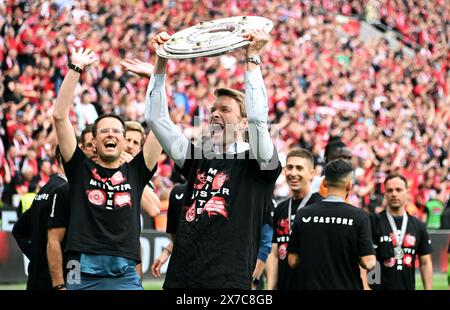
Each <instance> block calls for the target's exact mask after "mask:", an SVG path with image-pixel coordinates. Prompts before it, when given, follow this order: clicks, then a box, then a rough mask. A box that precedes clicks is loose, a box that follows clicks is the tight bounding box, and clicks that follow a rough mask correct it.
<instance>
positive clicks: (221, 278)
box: [123, 28, 281, 289]
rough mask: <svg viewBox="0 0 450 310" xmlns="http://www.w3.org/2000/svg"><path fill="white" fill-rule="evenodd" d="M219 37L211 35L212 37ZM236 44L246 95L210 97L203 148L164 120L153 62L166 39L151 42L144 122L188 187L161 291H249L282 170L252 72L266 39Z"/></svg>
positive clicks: (250, 35) (255, 34)
mask: <svg viewBox="0 0 450 310" xmlns="http://www.w3.org/2000/svg"><path fill="white" fill-rule="evenodd" d="M233 29H234V28H233ZM220 31H221V29H218V30H217V29H215V30H213V31H210V32H211V33H214V34H215V36H216V37H217V33H218V32H220ZM224 31H229V28H227V29H225V30H224ZM241 37H242V38H243V41H246V42H245V44H246V45H247V48H246V60H247V61H246V63H247V64H246V66H247V68H246V69H247V72H246V74H245V95H244V94H243V93H241V92H240V91H237V90H233V89H228V88H219V89H216V90H215V92H214V94H215V97H216V99H215V102H214V104H213V106H212V108H211V113H210V117H209V120H208V124H209V132H210V137H208V138H210V140H209V141H208V142H207V143H206V144H204V145H203V146H198V145H194V144H192V143H191V142H190V141H189V139H188V138H186V137H185V136H184V135H183V134H182V132H181V131H180V130H179V129H178V127H177V126H176V125H175V124H174V123H173V122H172V121H171V119H170V117H169V111H168V105H167V99H166V92H165V78H166V76H165V75H166V64H167V58H162V57H161V56H160V55H161V54H162V53H161V50H162V47H163V45H164V44H167V43H169V42H171V41H170V40H172V39H171V36H169V35H168V34H167V33H165V32H162V33H159V34H158V35H156V36H155V37H154V38H152V40H151V46H152V48H154V49H155V50H156V51H157V54H158V56H157V57H156V63H155V68H154V74H152V76H151V79H150V82H149V85H148V89H147V96H146V111H145V116H146V121H147V123H148V124H149V126H150V128H151V129H152V130H153V132H154V134H155V135H156V137H157V139H158V141H159V142H160V144H161V145H162V146H163V148H164V150H165V152H166V153H167V154H168V155H169V156H170V157H171V158H172V159H173V160H174V162H175V165H176V168H177V169H178V171H179V172H180V173H181V174H183V175H184V177H185V178H186V180H187V181H188V185H187V191H186V197H187V198H186V200H185V205H184V207H183V209H182V211H181V216H180V222H179V225H178V229H177V235H176V239H175V240H174V249H173V254H172V257H171V259H170V263H169V266H168V270H167V274H166V279H165V282H164V288H165V289H172V288H237V289H250V288H251V283H252V271H253V269H254V265H255V262H256V258H257V253H258V246H259V240H260V237H261V236H260V234H261V227H262V225H263V219H264V216H265V214H267V212H266V210H265V208H266V206H268V205H270V204H269V203H268V202H269V201H270V199H271V193H272V192H273V188H274V185H275V181H276V179H277V178H278V175H279V174H280V172H281V164H280V162H279V160H278V154H277V151H276V149H275V146H274V145H273V143H272V141H271V138H270V134H269V129H268V123H267V121H268V111H269V108H268V101H267V94H266V89H265V86H264V81H263V77H262V74H261V70H260V68H259V65H260V63H261V60H260V52H261V51H262V49H263V47H264V46H265V45H266V44H267V43H268V41H269V36H268V34H267V32H266V31H265V30H262V29H258V30H251V31H249V32H247V33H242V35H241ZM172 41H173V40H172ZM196 45H197V46H199V45H201V43H198V42H197V43H196ZM241 46H242V45H241ZM158 49H159V53H158ZM216 55H217V54H216ZM209 56H212V54H211V55H209ZM193 57H198V56H193ZM170 58H180V57H170ZM183 58H187V57H183ZM123 65H124V67H125V68H126V69H127V70H129V71H131V72H134V73H137V74H143V73H145V72H146V70H147V68H148V67H147V68H146V66H147V64H144V63H140V62H137V61H125V62H124V63H123ZM247 132H248V139H247V136H246V134H247Z"/></svg>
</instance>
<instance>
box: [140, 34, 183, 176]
mask: <svg viewBox="0 0 450 310" xmlns="http://www.w3.org/2000/svg"><path fill="white" fill-rule="evenodd" d="M169 39H170V36H169V35H168V34H167V33H165V32H162V33H160V34H158V35H156V36H155V37H154V38H153V39H152V43H151V45H152V47H153V48H154V49H155V50H156V48H157V47H158V46H159V45H160V44H163V43H164V42H166V41H167V40H169ZM166 64H167V59H165V58H161V57H159V56H156V63H155V74H154V75H152V76H151V78H150V82H149V84H148V88H147V95H146V98H145V102H146V105H145V120H146V121H147V124H148V125H149V126H150V128H151V129H152V131H153V133H154V134H155V136H156V138H157V139H158V141H159V143H160V144H161V146H162V147H163V149H164V151H165V152H166V153H167V154H168V155H169V156H170V157H171V158H172V159H173V161H174V162H175V164H176V165H177V166H178V167H180V168H181V167H183V165H184V161H185V159H186V154H187V150H188V147H189V140H188V138H186V137H185V136H184V135H183V133H182V132H181V130H180V129H179V128H178V127H177V126H176V125H175V124H174V123H173V122H172V120H171V119H170V115H169V108H168V105H167V98H166V90H165V80H166Z"/></svg>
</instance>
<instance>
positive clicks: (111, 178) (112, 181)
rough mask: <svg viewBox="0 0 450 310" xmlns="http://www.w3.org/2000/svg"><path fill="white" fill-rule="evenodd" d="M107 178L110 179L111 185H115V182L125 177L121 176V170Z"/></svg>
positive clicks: (124, 179)
mask: <svg viewBox="0 0 450 310" xmlns="http://www.w3.org/2000/svg"><path fill="white" fill-rule="evenodd" d="M109 180H110V181H111V184H112V186H116V185H117V184H120V183H123V182H125V181H126V180H127V179H126V178H124V177H123V175H122V172H120V171H117V172H116V173H114V174H113V176H112V177H110V178H109Z"/></svg>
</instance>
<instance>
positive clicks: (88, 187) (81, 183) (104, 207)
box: [64, 147, 156, 261]
mask: <svg viewBox="0 0 450 310" xmlns="http://www.w3.org/2000/svg"><path fill="white" fill-rule="evenodd" d="M64 169H65V171H66V174H67V178H68V180H69V185H70V206H71V208H70V225H69V230H68V234H67V243H66V249H65V251H66V252H80V253H90V254H100V255H111V256H121V257H126V258H130V259H134V260H135V261H140V243H139V235H140V232H141V224H140V216H139V215H140V201H141V196H142V192H143V189H144V186H145V185H146V184H147V183H148V181H149V180H150V179H151V177H152V176H153V174H154V172H155V170H156V166H155V168H154V169H153V171H149V170H148V169H147V167H146V165H145V161H144V156H143V153H142V151H141V152H140V153H138V154H137V155H136V156H135V157H134V158H133V160H132V161H130V162H129V163H125V164H123V165H122V166H120V167H119V168H117V169H109V168H104V167H102V166H100V165H97V164H96V163H94V162H93V161H92V160H90V159H89V158H87V157H86V155H84V153H83V152H82V151H81V149H80V148H78V147H77V148H76V150H75V153H74V154H73V156H72V158H71V159H70V161H68V162H67V163H65V164H64Z"/></svg>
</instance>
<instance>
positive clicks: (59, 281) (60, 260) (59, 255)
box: [47, 124, 97, 289]
mask: <svg viewBox="0 0 450 310" xmlns="http://www.w3.org/2000/svg"><path fill="white" fill-rule="evenodd" d="M93 128H94V124H89V125H87V126H86V127H85V128H84V129H83V131H82V132H81V136H80V144H79V146H80V149H81V150H82V151H83V153H84V154H85V155H86V156H87V157H88V158H90V159H91V160H93V161H95V160H97V154H96V152H95V149H94V146H93V142H92V140H93V136H92V129H93ZM58 149H59V147H58ZM57 158H61V156H59V157H57ZM60 164H61V165H62V163H60ZM58 191H62V192H63V193H61V194H57V197H56V204H55V208H54V209H53V210H52V212H51V213H50V216H49V218H48V234H47V261H48V267H49V270H50V277H51V279H52V285H53V287H55V288H58V289H65V287H66V280H65V275H66V272H65V271H67V270H66V269H65V268H66V263H67V259H66V257H64V256H63V249H64V245H65V241H66V230H67V227H68V226H69V219H70V199H69V194H70V192H69V184H68V183H66V185H64V186H63V187H62V188H60V189H59V190H58ZM59 206H64V207H63V208H60V207H59Z"/></svg>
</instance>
